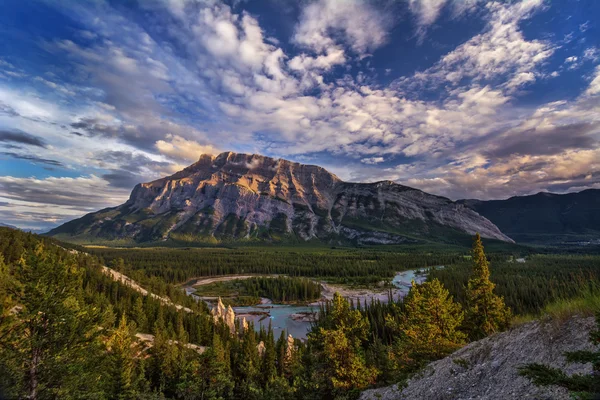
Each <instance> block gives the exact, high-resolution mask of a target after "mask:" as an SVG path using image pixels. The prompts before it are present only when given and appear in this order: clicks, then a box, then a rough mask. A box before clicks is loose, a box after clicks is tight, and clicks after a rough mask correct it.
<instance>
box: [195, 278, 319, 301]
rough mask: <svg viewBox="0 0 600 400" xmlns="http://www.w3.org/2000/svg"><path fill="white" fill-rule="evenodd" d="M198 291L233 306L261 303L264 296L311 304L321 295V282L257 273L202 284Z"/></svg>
mask: <svg viewBox="0 0 600 400" xmlns="http://www.w3.org/2000/svg"><path fill="white" fill-rule="evenodd" d="M195 294H197V295H198V296H203V297H205V296H209V297H221V298H223V302H224V303H225V305H228V304H231V305H232V306H239V305H254V304H258V303H260V301H261V299H260V298H261V297H266V298H268V299H271V300H273V301H274V302H276V303H309V302H313V301H315V300H318V299H319V298H320V297H321V284H320V283H318V282H315V281H313V280H311V279H308V278H296V277H286V276H268V277H261V276H257V277H253V278H248V279H233V280H228V281H222V282H212V283H210V284H207V285H200V286H197V287H196V292H195ZM228 300H229V301H228Z"/></svg>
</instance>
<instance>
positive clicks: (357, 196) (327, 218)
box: [48, 152, 512, 244]
mask: <svg viewBox="0 0 600 400" xmlns="http://www.w3.org/2000/svg"><path fill="white" fill-rule="evenodd" d="M475 232H479V233H480V234H481V235H482V236H483V237H487V238H492V239H498V240H502V241H506V242H512V239H510V238H509V237H507V236H506V235H504V234H503V233H502V232H501V231H500V230H499V229H498V228H497V227H496V226H495V225H494V224H492V223H491V222H490V221H489V220H487V219H486V218H483V217H481V216H480V215H479V214H477V212H475V211H473V210H472V209H470V208H469V207H467V206H465V205H464V204H460V203H456V202H453V201H451V200H449V199H447V198H445V197H441V196H435V195H431V194H428V193H425V192H423V191H421V190H419V189H414V188H411V187H408V186H404V185H400V184H397V183H394V182H391V181H380V182H373V183H358V182H345V181H343V180H341V179H340V178H338V177H337V176H336V175H334V174H332V173H330V172H329V171H327V170H326V169H324V168H322V167H319V166H316V165H305V164H300V163H296V162H291V161H288V160H284V159H274V158H270V157H266V156H261V155H256V154H241V153H233V152H224V153H221V154H219V155H216V156H210V155H202V156H201V157H200V158H199V160H198V161H197V162H195V163H194V164H192V165H190V166H188V167H186V168H184V169H183V170H181V171H179V172H176V173H175V174H173V175H171V176H167V177H164V178H160V179H157V180H154V181H151V182H147V183H141V184H138V185H136V186H135V187H134V189H133V190H132V192H131V195H130V197H129V199H128V200H127V202H125V203H124V204H122V205H121V206H118V207H114V208H109V209H105V210H101V211H99V212H96V213H91V214H88V215H86V216H84V217H82V218H79V219H77V220H74V221H70V222H67V223H66V224H63V225H62V226H60V227H58V228H55V229H53V230H51V231H50V232H49V233H48V234H49V235H50V236H60V237H61V238H62V239H65V240H69V239H76V240H77V239H86V238H87V239H89V240H94V239H102V240H108V241H114V240H133V241H135V242H148V241H165V240H169V239H182V240H188V241H194V240H199V238H203V239H202V240H255V239H257V240H269V241H281V240H283V239H286V238H293V239H294V240H301V241H309V240H319V241H325V242H328V243H354V244H376V243H381V244H397V243H406V242H411V241H415V240H421V239H423V240H430V239H435V240H447V239H448V238H451V237H458V236H467V235H472V234H474V233H475Z"/></svg>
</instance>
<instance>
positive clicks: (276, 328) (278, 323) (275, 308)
mask: <svg viewBox="0 0 600 400" xmlns="http://www.w3.org/2000/svg"><path fill="white" fill-rule="evenodd" d="M318 310H319V307H318V306H290V305H285V304H268V305H265V306H254V307H234V308H233V311H235V314H236V315H238V316H240V317H241V316H244V317H246V321H248V322H250V321H252V322H253V323H254V329H256V330H257V331H258V330H260V327H261V326H264V327H265V328H267V327H268V326H269V323H270V324H271V327H272V328H273V333H274V334H275V338H277V337H279V335H280V334H281V331H286V332H287V334H291V335H292V336H293V337H295V338H299V339H306V334H307V333H308V330H309V329H310V322H304V321H294V320H293V319H292V318H291V315H292V314H296V313H300V312H311V311H312V312H316V311H318ZM250 312H268V313H269V315H268V316H266V317H265V316H264V315H247V313H250Z"/></svg>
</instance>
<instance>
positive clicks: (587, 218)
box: [459, 189, 600, 244]
mask: <svg viewBox="0 0 600 400" xmlns="http://www.w3.org/2000/svg"><path fill="white" fill-rule="evenodd" d="M459 203H462V204H465V205H466V206H468V207H470V208H472V209H473V210H475V211H477V212H478V213H479V214H481V215H483V216H484V217H486V218H488V219H489V220H490V221H492V222H493V223H494V224H495V225H496V226H498V228H500V230H501V231H502V232H504V233H505V234H506V235H508V236H510V237H511V238H513V239H514V240H516V241H517V242H532V243H534V242H538V243H547V244H553V243H554V244H558V243H577V242H579V243H582V244H584V243H587V242H590V243H591V242H594V241H596V242H598V243H600V190H598V189H589V190H584V191H582V192H579V193H568V194H554V193H538V194H535V195H531V196H516V197H511V198H510V199H507V200H490V201H481V200H460V201H459Z"/></svg>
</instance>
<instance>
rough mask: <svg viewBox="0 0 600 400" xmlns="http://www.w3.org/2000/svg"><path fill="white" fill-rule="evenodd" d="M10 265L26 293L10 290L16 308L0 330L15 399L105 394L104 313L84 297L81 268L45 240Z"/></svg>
mask: <svg viewBox="0 0 600 400" xmlns="http://www.w3.org/2000/svg"><path fill="white" fill-rule="evenodd" d="M32 247H33V246H32ZM9 267H10V269H11V270H12V274H11V275H12V276H13V279H15V280H16V281H18V282H20V283H19V285H18V286H20V287H21V289H22V290H19V291H14V290H11V291H12V293H13V295H14V296H15V297H14V299H13V300H14V302H15V304H17V307H16V308H13V309H12V310H9V314H10V315H11V316H12V317H10V318H8V319H7V320H6V321H5V318H3V321H2V322H1V323H0V324H1V325H3V326H5V323H9V324H11V325H10V326H9V327H8V329H7V330H5V329H3V327H0V332H2V336H1V337H0V363H2V364H4V365H0V367H2V369H3V371H2V374H3V375H4V374H10V376H11V378H12V380H13V387H12V391H13V392H14V393H15V397H17V398H29V399H39V398H69V397H72V396H73V394H74V393H79V395H80V396H81V397H86V396H88V397H93V396H94V395H96V396H101V394H100V392H101V389H100V386H99V385H98V384H97V383H98V382H100V381H101V378H102V376H103V374H104V371H101V370H98V369H97V368H94V366H97V365H98V363H99V360H100V359H101V350H102V344H101V341H100V338H99V336H100V331H99V330H98V329H97V326H98V325H99V323H100V310H99V309H98V308H97V307H93V306H90V305H87V304H85V302H84V301H83V299H82V298H81V296H82V290H81V288H82V281H81V279H82V270H81V269H80V268H78V267H77V265H76V264H75V262H74V259H73V258H72V257H70V256H67V257H66V258H62V257H61V256H59V255H58V254H57V253H56V252H51V251H48V250H47V249H46V248H45V246H44V245H43V243H42V242H41V241H39V242H37V243H36V244H35V246H34V249H33V251H25V252H24V253H23V254H22V255H21V256H20V257H19V259H18V260H17V262H16V263H15V264H13V265H11V266H9ZM4 272H6V270H4ZM3 317H4V316H3ZM4 361H7V363H6V364H5V363H4ZM3 384H4V383H3ZM0 390H2V388H0Z"/></svg>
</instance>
